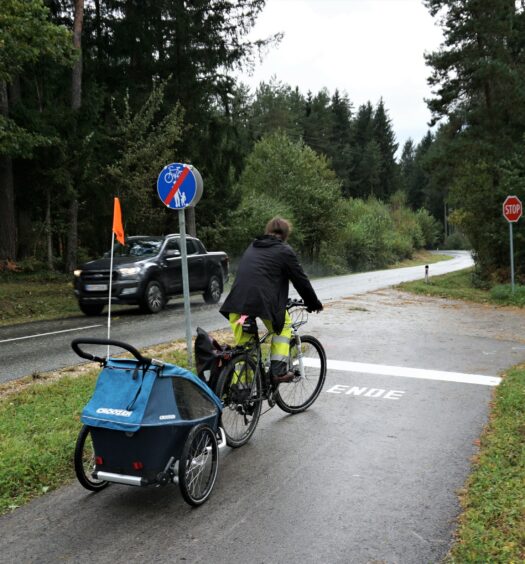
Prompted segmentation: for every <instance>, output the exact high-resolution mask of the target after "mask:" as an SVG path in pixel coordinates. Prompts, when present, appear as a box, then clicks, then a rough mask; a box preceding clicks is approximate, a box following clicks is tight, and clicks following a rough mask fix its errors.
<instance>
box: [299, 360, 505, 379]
mask: <svg viewBox="0 0 525 564" xmlns="http://www.w3.org/2000/svg"><path fill="white" fill-rule="evenodd" d="M303 361H304V363H305V365H306V366H315V367H318V366H319V365H320V360H319V359H316V358H304V359H303ZM328 368H329V369H330V370H342V371H344V372H361V373H364V374H380V375H383V376H400V377H401V378H419V379H423V380H441V381H443V382H459V383H461V384H478V385H480V386H497V385H498V384H499V383H500V382H501V378H498V377H496V376H483V375H481V374H464V373H462V372H445V371H442V370H426V369H424V368H406V367H404V366H386V365H384V364H366V363H363V362H346V361H343V360H329V361H328Z"/></svg>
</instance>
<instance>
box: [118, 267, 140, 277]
mask: <svg viewBox="0 0 525 564" xmlns="http://www.w3.org/2000/svg"><path fill="white" fill-rule="evenodd" d="M118 271H119V273H120V274H122V276H133V275H134V274H138V273H139V272H140V268H139V267H138V266H130V267H128V268H119V269H118Z"/></svg>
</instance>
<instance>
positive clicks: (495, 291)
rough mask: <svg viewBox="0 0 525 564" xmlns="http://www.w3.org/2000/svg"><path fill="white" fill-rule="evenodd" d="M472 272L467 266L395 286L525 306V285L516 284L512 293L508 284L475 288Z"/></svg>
mask: <svg viewBox="0 0 525 564" xmlns="http://www.w3.org/2000/svg"><path fill="white" fill-rule="evenodd" d="M472 272H473V269H472V268H469V269H466V270H460V271H458V272H452V273H450V274H443V275H442V276H432V277H430V279H429V282H428V283H426V282H425V281H424V280H416V281H414V282H404V283H403V284H400V285H399V286H397V288H398V289H400V290H405V291H408V292H414V293H416V294H422V295H425V296H438V297H441V298H450V299H455V300H467V301H471V302H477V303H492V304H495V305H504V306H518V307H524V306H525V286H519V285H516V286H515V288H514V293H512V289H511V286H510V285H499V286H494V287H493V288H491V289H490V290H488V289H481V288H476V287H474V286H473V285H472Z"/></svg>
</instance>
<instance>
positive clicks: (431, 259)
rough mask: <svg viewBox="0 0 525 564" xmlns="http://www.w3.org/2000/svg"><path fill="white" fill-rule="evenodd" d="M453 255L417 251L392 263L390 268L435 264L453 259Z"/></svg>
mask: <svg viewBox="0 0 525 564" xmlns="http://www.w3.org/2000/svg"><path fill="white" fill-rule="evenodd" d="M452 258H454V257H452V256H450V255H447V254H436V253H431V252H430V251H417V252H415V253H414V255H413V257H412V258H409V259H404V260H401V261H398V262H396V263H395V264H392V265H391V266H389V267H388V268H405V267H407V266H423V265H424V264H434V263H436V262H441V261H443V260H451V259H452Z"/></svg>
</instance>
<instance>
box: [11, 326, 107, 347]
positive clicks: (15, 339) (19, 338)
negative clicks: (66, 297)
mask: <svg viewBox="0 0 525 564" xmlns="http://www.w3.org/2000/svg"><path fill="white" fill-rule="evenodd" d="M94 327H102V325H87V326H86V327H75V328H73V329H62V330H61V331H51V332H50V333H38V334H37V335H26V336H25V337H14V338H13V339H4V340H3V341H0V343H9V342H10V341H22V340H23V339H35V338H36V337H46V336H47V335H57V334H58V333H69V332H70V331H84V329H93V328H94Z"/></svg>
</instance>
